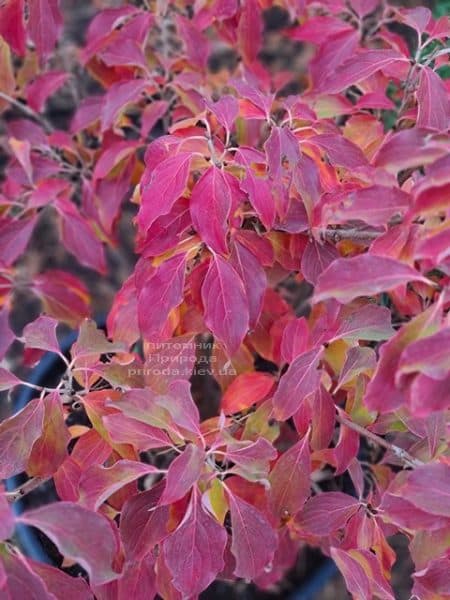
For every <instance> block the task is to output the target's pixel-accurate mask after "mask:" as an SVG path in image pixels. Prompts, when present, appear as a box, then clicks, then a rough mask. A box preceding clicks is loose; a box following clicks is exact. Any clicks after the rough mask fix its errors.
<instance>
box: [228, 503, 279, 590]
mask: <svg viewBox="0 0 450 600" xmlns="http://www.w3.org/2000/svg"><path fill="white" fill-rule="evenodd" d="M228 499H229V504H230V513H231V526H232V530H233V534H232V543H231V552H232V553H233V556H234V558H235V559H236V567H235V569H234V574H235V575H236V577H243V578H244V579H249V580H251V579H254V578H255V577H257V576H258V575H260V574H261V573H262V572H263V570H264V568H265V567H267V566H268V565H269V564H270V562H271V560H272V559H273V555H274V553H275V550H276V546H277V536H276V535H275V532H274V530H273V529H272V527H271V525H270V523H269V521H268V520H267V519H266V517H265V516H264V515H263V514H262V513H261V512H259V510H257V509H256V508H255V507H254V506H252V505H251V504H248V503H247V502H245V500H242V499H241V498H239V497H238V496H236V495H234V494H231V493H230V492H229V493H228Z"/></svg>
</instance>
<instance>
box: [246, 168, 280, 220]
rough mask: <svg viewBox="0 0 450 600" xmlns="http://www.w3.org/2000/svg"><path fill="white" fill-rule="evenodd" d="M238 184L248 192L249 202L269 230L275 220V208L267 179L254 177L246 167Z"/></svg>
mask: <svg viewBox="0 0 450 600" xmlns="http://www.w3.org/2000/svg"><path fill="white" fill-rule="evenodd" d="M240 185H241V189H242V190H243V191H244V192H246V193H247V194H248V197H249V200H250V203H251V204H252V206H253V208H254V209H255V211H256V213H257V215H258V217H259V218H260V219H261V222H262V224H263V225H264V227H265V228H266V229H267V230H270V229H271V228H272V227H273V224H274V221H275V216H276V210H275V199H274V197H273V195H272V191H271V187H270V183H269V181H268V180H267V179H263V178H262V177H256V175H254V174H253V173H252V170H251V169H250V168H248V169H247V172H246V176H245V178H244V179H243V180H242V181H241V183H240Z"/></svg>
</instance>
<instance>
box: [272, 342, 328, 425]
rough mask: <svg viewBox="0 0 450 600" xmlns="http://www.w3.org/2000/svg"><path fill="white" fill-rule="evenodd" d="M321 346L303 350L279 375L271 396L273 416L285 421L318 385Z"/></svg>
mask: <svg viewBox="0 0 450 600" xmlns="http://www.w3.org/2000/svg"><path fill="white" fill-rule="evenodd" d="M322 352H323V348H322V347H318V348H313V349H312V350H309V351H308V352H304V353H303V354H300V355H299V356H297V358H296V359H295V360H294V362H292V363H291V364H290V365H289V368H288V370H287V371H286V373H285V374H284V375H283V376H282V377H281V380H280V383H279V385H278V388H277V391H276V392H275V395H274V397H273V407H274V412H275V417H276V418H277V419H278V420H280V421H285V420H286V419H289V417H292V415H293V414H295V413H296V412H297V410H298V409H299V408H300V406H301V403H302V402H303V401H304V400H305V399H306V398H307V397H308V396H310V395H311V394H313V393H314V392H315V391H316V390H317V389H318V387H319V383H320V377H321V371H320V370H319V369H318V365H319V360H320V358H321V356H322Z"/></svg>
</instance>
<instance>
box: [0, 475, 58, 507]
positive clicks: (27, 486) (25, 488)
mask: <svg viewBox="0 0 450 600" xmlns="http://www.w3.org/2000/svg"><path fill="white" fill-rule="evenodd" d="M49 479H50V477H32V478H31V479H29V480H28V481H26V482H25V483H24V484H22V485H21V486H20V487H18V488H17V489H15V490H12V491H11V492H5V497H6V499H7V501H8V502H11V503H13V502H16V501H17V500H20V498H23V497H24V496H26V495H27V494H29V493H30V492H32V491H33V490H35V489H36V488H38V487H39V486H40V485H42V484H43V483H45V482H46V481H48V480H49Z"/></svg>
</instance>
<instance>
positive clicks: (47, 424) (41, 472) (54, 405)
mask: <svg viewBox="0 0 450 600" xmlns="http://www.w3.org/2000/svg"><path fill="white" fill-rule="evenodd" d="M41 402H42V404H43V406H44V410H45V412H44V426H43V430H42V434H41V436H40V437H39V439H38V440H36V442H35V443H34V444H33V448H32V450H31V453H30V456H29V459H28V462H27V472H28V474H29V475H32V476H38V477H48V476H50V475H53V474H54V473H55V472H56V471H57V470H58V467H59V466H60V465H61V463H62V462H63V461H64V459H65V458H66V456H67V446H68V444H69V442H70V439H71V438H70V433H69V430H68V429H67V427H66V424H65V421H64V411H63V408H62V403H61V397H60V395H59V392H51V393H50V394H47V396H45V397H44V398H43V399H42V401H41Z"/></svg>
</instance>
